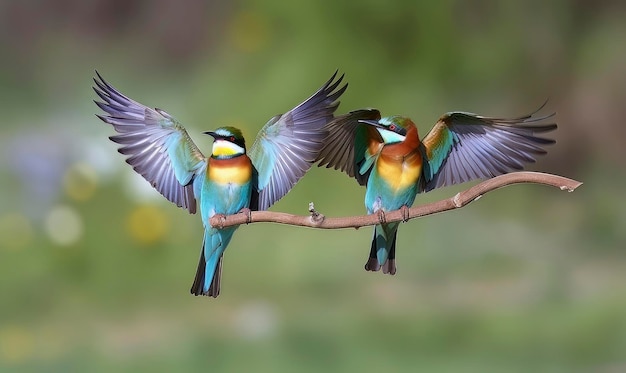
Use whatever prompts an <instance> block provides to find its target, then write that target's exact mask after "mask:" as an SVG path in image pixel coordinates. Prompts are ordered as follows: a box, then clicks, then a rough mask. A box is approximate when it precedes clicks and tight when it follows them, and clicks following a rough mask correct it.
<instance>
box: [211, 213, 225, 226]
mask: <svg viewBox="0 0 626 373" xmlns="http://www.w3.org/2000/svg"><path fill="white" fill-rule="evenodd" d="M213 218H216V219H218V221H219V223H218V224H217V226H216V227H214V228H217V229H224V223H226V215H225V214H215V215H213V216H212V217H211V219H213Z"/></svg>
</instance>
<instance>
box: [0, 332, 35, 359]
mask: <svg viewBox="0 0 626 373" xmlns="http://www.w3.org/2000/svg"><path fill="white" fill-rule="evenodd" d="M33 347H34V338H33V336H32V334H31V333H29V332H28V331H27V330H26V329H24V328H22V327H20V326H17V325H8V326H6V327H4V328H3V329H2V330H0V360H3V361H7V362H11V363H19V362H22V361H24V360H26V359H28V358H29V357H31V356H32V354H33Z"/></svg>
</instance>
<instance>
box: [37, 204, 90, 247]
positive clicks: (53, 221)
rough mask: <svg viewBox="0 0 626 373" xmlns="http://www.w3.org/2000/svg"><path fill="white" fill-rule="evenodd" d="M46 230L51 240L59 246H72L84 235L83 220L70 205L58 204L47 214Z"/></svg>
mask: <svg viewBox="0 0 626 373" xmlns="http://www.w3.org/2000/svg"><path fill="white" fill-rule="evenodd" d="M45 230H46V233H47V234H48V237H50V240H51V241H52V242H53V243H55V244H56V245H59V246H70V245H73V244H75V243H76V242H78V240H79V239H80V238H81V237H82V235H83V220H82V218H81V216H80V215H79V214H78V212H77V211H76V210H75V209H74V208H72V207H69V206H57V207H55V208H53V209H52V210H50V212H49V213H48V216H46V221H45Z"/></svg>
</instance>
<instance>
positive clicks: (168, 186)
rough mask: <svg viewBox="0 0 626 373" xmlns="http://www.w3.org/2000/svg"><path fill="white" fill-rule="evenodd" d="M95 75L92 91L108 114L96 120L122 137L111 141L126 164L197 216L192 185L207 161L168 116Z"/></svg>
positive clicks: (185, 132)
mask: <svg viewBox="0 0 626 373" xmlns="http://www.w3.org/2000/svg"><path fill="white" fill-rule="evenodd" d="M96 74H97V75H98V78H97V79H96V78H94V82H95V83H96V86H95V87H93V89H94V91H95V92H96V93H97V94H98V96H100V98H101V99H102V100H103V101H104V102H98V101H94V102H95V103H96V105H98V107H100V109H102V110H104V112H105V113H106V115H97V116H98V118H100V119H101V120H102V121H104V122H106V123H109V124H111V125H113V128H114V129H115V131H117V132H118V133H119V135H116V136H111V137H110V139H111V140H112V141H114V142H116V143H118V144H120V145H122V146H121V147H120V148H119V149H118V151H119V152H120V153H122V154H124V155H127V156H128V158H127V159H126V163H128V164H129V165H131V166H132V167H133V169H134V170H135V171H137V173H139V174H140V175H141V176H143V177H144V179H146V180H147V181H148V182H149V183H150V184H151V185H152V186H153V187H154V188H155V189H156V190H158V191H159V193H161V194H162V195H163V196H164V197H165V198H167V199H168V200H170V201H171V202H173V203H175V204H176V205H177V206H179V207H182V208H184V209H187V210H189V212H190V213H192V214H193V213H195V212H196V200H195V196H194V191H193V184H192V182H193V179H194V177H195V175H196V174H197V173H198V172H199V170H201V169H203V168H204V167H205V166H206V158H205V157H204V155H202V153H201V152H200V150H198V148H197V147H196V145H195V144H194V143H193V141H192V140H191V138H190V137H189V135H188V134H187V131H186V130H185V128H184V127H183V126H182V125H181V124H180V123H178V122H177V121H176V119H174V118H173V117H171V116H170V115H169V114H167V113H166V112H164V111H162V110H160V109H151V108H149V107H146V106H144V105H142V104H140V103H138V102H136V101H133V100H132V99H130V98H128V97H126V96H124V95H123V94H122V93H120V92H119V91H118V90H117V89H115V88H113V87H112V86H111V85H109V84H108V83H107V82H106V81H105V80H104V79H102V77H101V76H100V74H98V72H96Z"/></svg>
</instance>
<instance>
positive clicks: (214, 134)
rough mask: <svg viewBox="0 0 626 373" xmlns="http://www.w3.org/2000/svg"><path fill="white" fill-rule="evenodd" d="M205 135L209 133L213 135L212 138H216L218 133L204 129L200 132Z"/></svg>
mask: <svg viewBox="0 0 626 373" xmlns="http://www.w3.org/2000/svg"><path fill="white" fill-rule="evenodd" d="M202 133H203V134H205V135H209V136H211V137H213V138H214V139H216V138H217V137H218V136H219V135H218V134H217V133H215V132H213V131H206V132H202Z"/></svg>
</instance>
